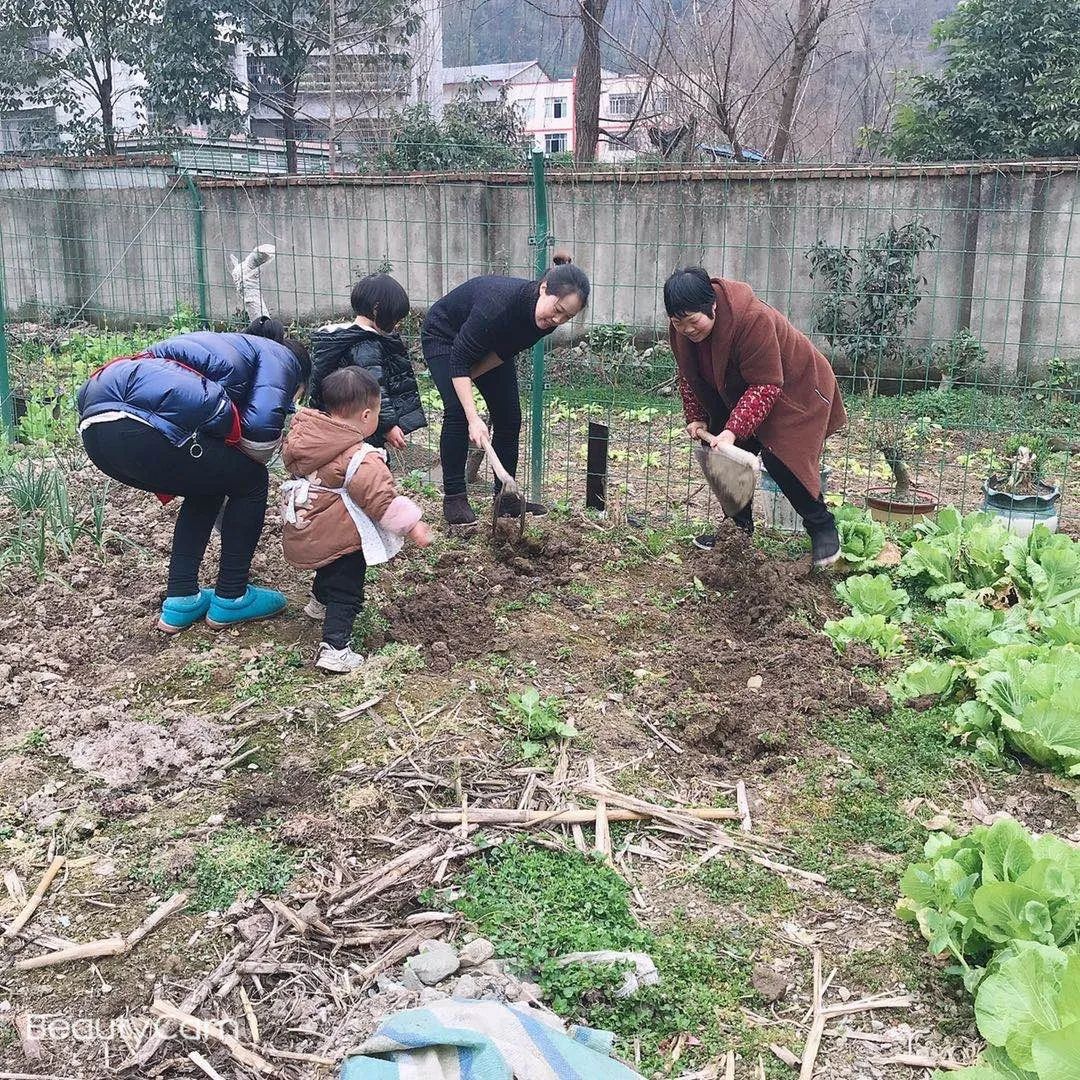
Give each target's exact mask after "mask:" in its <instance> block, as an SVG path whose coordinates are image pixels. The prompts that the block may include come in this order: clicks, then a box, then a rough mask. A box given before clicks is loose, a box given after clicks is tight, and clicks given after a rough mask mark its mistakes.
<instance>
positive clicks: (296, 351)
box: [281, 337, 311, 386]
mask: <svg viewBox="0 0 1080 1080" xmlns="http://www.w3.org/2000/svg"><path fill="white" fill-rule="evenodd" d="M281 344H282V345H284V346H285V348H286V349H288V350H289V352H291V353H292V354H293V356H295V357H296V359H297V362H298V363H299V364H300V382H301V383H303V384H304V386H307V384H308V383H309V382H311V353H309V352H308V351H307V346H306V345H305V344H304V343H303V342H302V341H300V340H299V338H294V337H287V338H285V340H284V341H282V343H281Z"/></svg>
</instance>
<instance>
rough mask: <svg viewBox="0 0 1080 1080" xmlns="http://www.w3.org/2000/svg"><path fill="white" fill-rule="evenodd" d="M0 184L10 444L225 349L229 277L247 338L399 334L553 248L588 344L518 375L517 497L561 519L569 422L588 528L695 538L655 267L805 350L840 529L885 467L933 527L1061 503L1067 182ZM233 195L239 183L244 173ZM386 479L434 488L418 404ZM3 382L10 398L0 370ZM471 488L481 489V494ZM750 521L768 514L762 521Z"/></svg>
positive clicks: (1072, 296) (860, 178)
mask: <svg viewBox="0 0 1080 1080" xmlns="http://www.w3.org/2000/svg"><path fill="white" fill-rule="evenodd" d="M183 165H184V167H183V168H180V167H179V166H178V163H177V160H176V159H175V158H173V157H171V156H149V155H145V156H139V157H131V158H128V159H124V160H117V159H113V160H110V161H104V162H93V161H82V162H77V161H69V160H50V161H33V162H30V161H11V162H6V163H0V264H2V273H0V286H2V290H3V296H2V302H0V312H2V313H3V318H4V327H3V331H4V332H3V342H4V346H5V354H4V355H3V356H0V361H3V363H0V404H2V406H3V409H4V412H3V416H4V419H5V426H6V427H7V428H8V430H9V432H10V433H13V434H14V435H15V436H16V438H18V439H19V440H20V441H22V442H26V443H30V444H38V445H46V446H47V445H48V444H50V443H55V442H57V441H64V440H67V441H68V442H69V443H72V444H74V443H76V442H77V439H76V436H75V433H74V410H73V393H74V391H75V389H77V386H78V384H79V383H80V382H81V380H82V379H83V378H85V376H86V374H87V373H88V371H90V370H92V369H93V368H94V367H95V366H97V365H98V364H100V363H102V362H104V361H105V360H107V359H109V358H110V357H111V356H112V355H115V354H117V353H124V352H127V351H131V350H133V349H135V348H137V347H138V346H139V345H141V344H145V343H146V342H148V341H150V340H155V339H157V338H159V337H161V336H164V335H166V334H167V333H169V332H172V331H174V330H177V329H184V328H195V327H196V326H200V325H203V326H211V327H215V328H230V329H236V328H239V327H242V325H243V324H244V323H245V322H246V315H245V313H244V311H243V306H242V304H241V303H240V299H239V297H238V294H237V291H236V288H235V286H234V281H233V278H232V274H231V266H232V263H231V260H232V259H233V258H243V256H244V255H245V254H246V253H247V252H249V251H251V250H252V249H254V248H255V247H256V246H258V245H267V244H269V245H273V247H274V249H275V252H276V257H275V259H274V261H273V262H272V263H270V264H269V265H267V266H266V267H265V268H264V269H263V271H262V274H261V286H262V295H263V298H264V300H265V302H266V304H267V306H268V308H269V309H270V311H271V312H272V313H273V314H274V315H275V316H277V317H279V318H281V319H282V320H283V321H285V322H287V323H289V322H291V323H294V324H295V325H296V326H297V327H298V328H299V329H300V330H301V332H303V331H305V330H309V329H311V328H313V327H315V326H317V325H319V324H321V323H322V322H326V321H330V320H335V321H337V320H340V319H342V318H344V317H347V314H348V297H349V292H350V289H351V286H352V283H353V282H354V281H355V280H356V278H357V276H359V275H362V274H365V273H370V272H373V271H376V270H380V269H381V270H385V271H387V272H389V273H392V274H394V275H395V276H396V277H397V278H398V279H399V280H400V281H401V282H402V283H403V284H404V285H405V287H406V289H407V290H408V292H409V295H410V297H411V299H412V302H413V305H414V312H415V314H414V315H413V316H411V317H410V319H409V320H408V325H407V326H405V327H403V330H404V332H405V334H406V336H407V337H408V338H410V339H411V340H412V341H413V343H414V344H418V342H417V339H418V331H419V323H420V318H421V314H422V312H423V311H424V309H426V307H427V306H428V305H429V304H430V303H431V302H432V301H434V300H435V299H437V298H438V297H439V296H441V295H443V294H444V293H445V292H447V291H449V290H450V289H451V288H453V287H454V286H455V285H457V284H459V283H460V282H462V281H464V280H466V279H467V278H468V277H470V276H473V275H476V274H486V273H500V274H515V275H520V276H533V275H534V274H535V273H536V270H537V268H538V266H542V265H544V264H546V262H547V261H548V258H549V256H550V253H551V251H552V250H553V249H554V247H556V246H557V247H565V248H568V249H570V250H571V251H572V252H573V255H574V258H575V261H576V262H577V263H578V264H579V265H580V266H582V267H583V268H584V269H585V270H586V271H587V272H588V273H589V275H590V276H591V278H592V281H593V297H592V301H591V304H590V306H589V309H588V311H587V313H586V314H585V316H583V317H582V318H580V319H578V320H577V321H576V322H575V324H573V325H572V326H571V327H570V328H569V331H568V332H564V333H561V334H560V335H558V336H557V337H556V338H554V339H551V340H549V342H548V343H547V345H546V347H545V348H541V349H538V350H537V351H536V353H535V354H534V355H533V356H526V357H522V358H520V361H519V363H520V365H521V376H522V377H521V387H522V393H523V398H524V401H525V409H524V411H525V415H526V423H527V427H528V428H529V430H528V431H527V433H526V435H525V436H524V437H523V450H524V452H525V456H526V460H525V462H524V465H523V469H522V470H521V475H522V476H525V477H531V478H532V480H533V486H534V488H536V487H537V486H539V488H540V489H541V493H542V495H543V497H545V498H546V499H548V500H553V501H566V502H568V503H570V504H581V503H582V501H583V499H584V494H585V474H586V453H587V439H588V428H589V424H590V422H593V423H599V424H602V425H604V426H605V427H606V428H607V436H608V474H607V501H608V509H609V510H613V511H617V512H618V513H619V514H621V515H624V516H626V517H628V518H629V519H630V520H632V521H641V522H642V523H646V522H647V523H663V522H671V521H675V520H678V519H682V518H685V517H686V516H687V515H689V516H690V517H691V518H695V519H700V520H705V519H708V518H709V517H710V516H711V515H712V513H713V508H712V507H710V505H709V504H708V500H707V493H706V491H705V489H704V487H703V485H702V482H701V479H700V477H699V476H698V475H697V473H696V471H695V469H694V468H693V467H692V463H691V454H690V446H689V442H688V440H687V439H686V437H685V435H684V434H683V431H682V428H683V420H682V413H681V403H680V399H679V395H678V391H677V388H676V385H675V380H674V361H673V356H672V353H671V350H670V348H669V346H668V342H667V328H666V320H665V318H664V312H663V305H662V299H661V288H662V285H663V281H664V279H665V278H666V277H667V275H668V274H669V273H670V272H671V270H673V269H674V268H676V267H677V266H681V265H686V264H696V265H702V266H705V267H706V268H707V269H708V270H709V271H710V272H711V273H712V274H714V275H717V276H723V277H730V278H737V279H741V280H744V281H746V282H748V283H749V284H750V285H751V286H752V287H753V288H754V290H755V291H756V292H757V293H758V295H759V296H761V297H762V298H763V299H765V300H766V301H767V302H769V303H770V304H772V305H773V306H774V307H776V308H777V309H779V310H780V311H782V312H783V313H785V314H786V315H788V316H789V317H790V318H791V319H792V321H793V322H794V323H795V324H796V325H797V326H798V327H800V328H801V329H803V330H804V331H806V332H807V333H810V334H811V335H812V336H813V337H814V340H815V342H816V343H817V344H818V345H819V346H820V347H821V348H822V349H823V350H825V351H826V352H827V354H828V355H829V356H830V357H831V359H832V360H833V363H834V366H835V368H836V370H837V372H838V374H839V375H840V377H841V384H842V386H843V388H844V391H845V396H846V400H847V403H848V407H849V412H850V415H851V423H850V424H849V426H848V428H847V429H846V431H845V432H843V433H842V434H839V435H837V436H834V437H833V438H832V439H831V440H830V442H829V444H828V447H827V450H826V459H825V464H826V466H827V469H828V471H829V480H828V486H829V490H830V492H832V493H834V494H837V495H843V496H844V497H846V498H847V499H849V500H851V501H855V502H859V501H861V500H862V499H863V498H864V497H865V496H866V495H867V494H868V493H869V492H872V491H873V490H874V489H877V488H888V487H889V486H890V485H891V484H892V483H893V481H894V479H895V476H894V474H893V473H892V472H891V471H890V468H889V466H888V465H887V464H886V459H887V457H890V456H891V457H892V458H893V459H894V460H895V459H896V457H897V456H899V457H900V458H902V459H903V461H904V464H905V465H906V472H907V473H908V474H909V475H910V477H911V479H912V482H913V485H914V486H915V487H916V488H918V489H919V490H922V491H925V492H926V493H927V495H928V496H930V497H933V498H934V499H936V500H937V501H939V502H940V503H942V504H944V503H953V504H955V505H958V506H961V507H963V508H964V509H973V508H977V507H978V506H979V505H981V503H982V499H983V484H984V481H985V480H986V479H987V477H988V476H990V475H991V474H993V473H995V472H1001V471H1002V470H1003V469H1005V470H1007V464H1008V463H1007V461H1006V460H1005V459H1006V456H1007V453H1008V451H1009V449H1010V448H1011V446H1010V442H1015V441H1016V440H1018V439H1020V440H1023V441H1025V442H1026V443H1028V444H1032V445H1033V446H1035V447H1036V448H1037V449H1038V452H1039V464H1040V466H1041V469H1042V474H1043V477H1044V478H1045V479H1046V480H1048V481H1052V482H1053V483H1056V484H1058V485H1060V487H1061V489H1062V492H1063V495H1062V499H1061V512H1062V517H1063V519H1064V520H1065V522H1066V523H1068V522H1069V521H1070V520H1071V518H1072V515H1073V513H1074V511H1073V510H1072V500H1071V497H1070V496H1071V492H1070V482H1071V478H1072V473H1073V468H1074V467H1073V454H1072V451H1073V448H1074V446H1075V444H1076V441H1077V437H1078V416H1080V403H1078V402H1080V386H1078V381H1080V364H1078V361H1077V356H1078V355H1080V274H1078V273H1077V270H1078V269H1080V265H1078V264H1080V227H1078V228H1076V229H1074V227H1073V226H1074V220H1075V218H1076V216H1077V209H1078V199H1080V186H1078V185H1080V166H1078V165H1077V164H1076V163H1075V162H1074V163H1052V162H1039V163H1007V164H992V165H988V164H979V165H971V166H969V165H962V166H960V165H957V166H929V167H928V166H919V167H905V166H900V167H881V166H866V167H863V166H859V167H844V168H839V167H830V168H784V169H764V168H759V167H734V168H720V169H677V170H665V169H664V168H662V167H650V168H649V169H644V168H637V169H633V168H631V169H621V170H615V169H612V168H610V167H609V168H607V169H595V170H590V171H587V172H572V171H569V170H564V169H555V168H549V169H547V170H546V174H545V169H544V167H543V162H542V160H540V159H538V160H537V161H536V162H535V165H534V169H533V170H532V172H527V171H522V172H515V173H499V174H467V173H455V174H450V173H439V174H423V175H418V174H408V175H394V174H388V173H381V172H378V171H373V170H369V171H367V172H364V173H361V174H356V175H344V176H300V177H273V176H255V175H249V174H240V175H235V174H231V173H230V170H229V169H228V167H227V162H224V161H223V159H222V158H221V155H220V153H215V155H214V157H213V159H212V160H210V161H207V162H200V161H199V160H198V158H197V156H193V155H192V154H191V153H190V151H189V152H188V153H187V154H186V156H185V157H184V159H183ZM241 173H242V170H241ZM416 356H417V360H418V365H419V367H420V371H421V380H422V388H423V392H424V400H425V404H426V406H427V407H428V411H429V416H430V420H431V425H430V427H429V428H428V429H426V431H425V432H423V433H420V434H419V435H418V436H415V437H414V439H413V442H412V445H411V447H410V449H409V451H408V452H407V453H406V454H405V455H404V456H403V457H402V458H401V459H400V460H399V461H398V462H397V464H398V465H399V466H400V467H401V468H402V469H403V470H404V471H405V473H407V474H409V475H410V476H411V478H412V480H411V482H413V483H415V484H418V485H419V484H424V483H429V482H433V483H435V484H436V485H437V483H438V478H439V474H438V460H437V458H438V454H437V450H438V437H437V436H438V426H439V402H438V395H437V394H436V393H435V391H434V388H433V387H432V385H431V383H430V380H427V379H426V377H424V375H423V371H422V363H421V362H420V357H419V349H418V348H417V349H416ZM5 366H6V376H7V377H6V380H5V370H4V367H5ZM477 482H478V483H482V482H484V478H483V476H481V477H480V478H479V479H478V481H477ZM766 497H768V496H766Z"/></svg>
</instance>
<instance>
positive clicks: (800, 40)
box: [768, 0, 830, 162]
mask: <svg viewBox="0 0 1080 1080" xmlns="http://www.w3.org/2000/svg"><path fill="white" fill-rule="evenodd" d="M829 2H830V0H799V12H798V17H797V21H796V23H795V25H794V26H791V25H790V24H789V26H790V30H791V59H790V60H789V62H788V68H787V74H786V75H785V77H784V84H783V90H782V91H781V95H780V112H779V115H778V116H777V118H776V133H775V135H774V136H773V140H772V145H771V146H770V147H769V154H768V157H769V160H770V161H777V162H780V161H783V160H784V158H785V157H787V153H788V150H789V149H790V147H791V127H792V120H793V119H794V117H795V102H796V100H797V99H798V97H799V89H800V87H801V86H802V84H803V78H804V76H805V73H806V65H807V62H808V61H809V60H810V56H811V54H812V53H813V51H814V49H815V48H816V47H817V43H818V34H819V33H820V31H821V24H822V23H823V22H824V21H825V20H826V19H827V18H828V17H829Z"/></svg>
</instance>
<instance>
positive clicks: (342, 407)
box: [319, 364, 381, 414]
mask: <svg viewBox="0 0 1080 1080" xmlns="http://www.w3.org/2000/svg"><path fill="white" fill-rule="evenodd" d="M319 392H320V394H321V395H322V405H323V411H324V412H328V413H337V414H340V413H353V412H357V411H359V410H360V409H362V408H363V407H364V406H365V405H370V406H371V407H372V408H375V407H377V405H378V402H379V398H380V396H381V391H380V389H379V380H378V379H376V378H375V376H374V375H372V374H371V372H370V371H365V370H364V369H363V368H362V367H357V366H356V365H355V364H349V366H348V367H343V368H338V369H337V371H335V372H334V373H333V374H332V375H327V376H326V378H325V379H323V381H322V383H321V385H320V388H319Z"/></svg>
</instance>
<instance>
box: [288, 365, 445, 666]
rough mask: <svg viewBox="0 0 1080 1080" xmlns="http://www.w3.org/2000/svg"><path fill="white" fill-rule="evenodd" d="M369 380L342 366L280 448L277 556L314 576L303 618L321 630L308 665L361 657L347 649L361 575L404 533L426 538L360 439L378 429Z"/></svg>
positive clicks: (393, 550) (378, 456)
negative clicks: (283, 474)
mask: <svg viewBox="0 0 1080 1080" xmlns="http://www.w3.org/2000/svg"><path fill="white" fill-rule="evenodd" d="M380 399H381V394H380V388H379V383H378V381H377V380H376V379H375V377H374V376H373V375H372V374H371V373H370V372H368V371H365V370H364V369H363V368H361V367H356V366H352V365H350V366H348V367H343V368H341V369H340V370H338V371H335V372H333V373H332V374H330V375H328V376H327V377H326V378H325V379H323V381H322V386H321V403H322V410H321V411H319V410H316V409H309V408H304V409H300V410H299V412H298V413H297V414H296V416H295V418H294V419H293V423H292V427H291V428H290V430H289V434H288V435H287V436H286V437H285V444H284V446H283V447H282V460H283V461H284V464H285V468H286V469H287V470H288V472H289V474H290V476H291V479H290V480H288V481H286V482H285V484H284V485H283V487H282V513H281V516H282V524H283V527H284V533H283V544H284V548H285V558H286V559H287V560H288V562H289V563H290V564H291V565H293V566H295V567H296V568H297V569H299V570H314V571H315V580H314V583H313V584H312V588H311V600H310V602H309V603H308V605H307V607H305V608H304V613H305V614H306V615H308V616H310V617H311V618H313V619H321V620H322V624H323V635H322V643H321V644H320V645H319V651H318V655H317V656H316V658H315V666H316V667H317V668H321V669H322V670H323V671H334V672H349V671H355V670H356V669H357V668H358V667H359V666H360V665H361V664H362V663H363V660H364V658H363V657H362V656H361V655H359V654H358V653H356V652H354V651H353V649H352V647H351V644H350V642H351V640H352V630H353V624H354V623H355V621H356V616H357V615H358V614H359V612H360V609H361V607H363V604H364V572H365V570H366V569H367V567H368V566H374V565H377V564H379V563H384V562H388V561H389V560H390V559H392V558H393V557H394V556H395V555H396V554H397V553H398V552H399V551H400V550H401V547H402V543H403V540H402V538H403V537H405V536H408V537H409V538H410V539H411V540H412V541H413V542H414V543H415V544H417V545H418V546H420V547H427V545H428V544H429V543H430V542H431V534H430V533H429V531H428V527H427V526H426V525H425V524H424V523H423V522H422V521H421V520H420V507H419V506H417V505H416V503H414V502H413V501H412V500H411V499H408V498H406V497H405V496H404V495H399V494H398V493H397V490H396V489H395V488H394V481H393V478H392V477H391V475H390V470H389V468H388V467H387V465H386V451H384V450H379V449H376V448H375V447H374V446H372V445H371V444H370V443H368V442H367V439H368V437H369V436H371V435H372V434H373V433H374V432H375V430H376V428H377V427H378V424H379V404H380Z"/></svg>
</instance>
